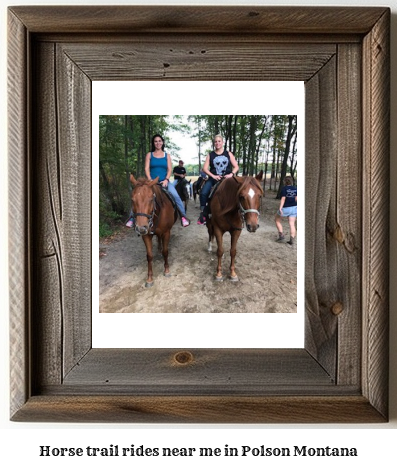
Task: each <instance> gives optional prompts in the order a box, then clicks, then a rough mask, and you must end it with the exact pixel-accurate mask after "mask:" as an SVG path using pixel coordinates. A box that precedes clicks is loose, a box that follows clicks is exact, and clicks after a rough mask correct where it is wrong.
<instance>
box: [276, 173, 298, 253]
mask: <svg viewBox="0 0 397 471" xmlns="http://www.w3.org/2000/svg"><path fill="white" fill-rule="evenodd" d="M297 200H298V192H297V188H296V186H294V181H293V179H292V177H290V176H287V177H285V178H284V187H283V188H282V190H281V200H280V207H279V209H278V211H277V213H276V216H275V218H274V219H275V222H276V227H277V230H278V238H277V239H276V242H284V241H285V236H284V233H283V225H282V219H283V218H288V224H289V229H290V240H289V241H288V242H287V244H289V245H294V242H295V237H296V227H295V223H296V219H297V216H298V211H297V209H298V207H297Z"/></svg>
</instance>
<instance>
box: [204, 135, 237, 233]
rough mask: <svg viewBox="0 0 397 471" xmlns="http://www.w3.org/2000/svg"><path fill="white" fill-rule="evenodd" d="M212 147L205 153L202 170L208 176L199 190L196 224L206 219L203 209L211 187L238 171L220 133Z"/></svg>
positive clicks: (234, 159)
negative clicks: (208, 152)
mask: <svg viewBox="0 0 397 471" xmlns="http://www.w3.org/2000/svg"><path fill="white" fill-rule="evenodd" d="M214 148H215V150H213V151H212V152H211V153H210V154H208V155H207V157H206V159H205V162H204V165H203V171H204V172H205V173H206V174H207V175H208V176H209V178H208V180H207V181H206V182H205V184H204V186H203V189H202V190H201V192H200V209H201V213H200V217H199V218H198V220H197V224H199V225H203V224H205V223H206V221H207V216H206V215H205V214H204V209H205V206H206V204H207V200H208V196H209V194H210V191H211V189H212V187H213V186H214V185H215V183H217V182H218V181H219V180H221V179H222V178H223V177H224V178H231V177H233V176H235V175H237V173H238V163H237V161H236V158H235V157H234V155H233V154H232V153H231V152H229V151H227V150H225V148H224V144H223V137H222V136H221V135H220V134H218V135H216V136H215V137H214Z"/></svg>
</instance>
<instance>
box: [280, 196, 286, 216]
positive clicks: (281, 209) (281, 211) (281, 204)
mask: <svg viewBox="0 0 397 471" xmlns="http://www.w3.org/2000/svg"><path fill="white" fill-rule="evenodd" d="M284 203H285V196H282V197H281V200H280V207H279V211H280V213H281V214H283V207H284Z"/></svg>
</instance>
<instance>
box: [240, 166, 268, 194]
mask: <svg viewBox="0 0 397 471" xmlns="http://www.w3.org/2000/svg"><path fill="white" fill-rule="evenodd" d="M261 171H262V170H261ZM249 185H253V186H256V188H258V190H259V191H260V193H261V195H263V188H262V185H261V184H260V183H259V180H257V179H256V178H255V177H245V180H244V182H243V184H242V185H241V187H240V189H239V190H238V195H240V193H241V192H242V191H243V190H245V187H246V186H249Z"/></svg>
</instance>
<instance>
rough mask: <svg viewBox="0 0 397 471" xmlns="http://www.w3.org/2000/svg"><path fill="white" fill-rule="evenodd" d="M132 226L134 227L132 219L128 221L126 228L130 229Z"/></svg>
mask: <svg viewBox="0 0 397 471" xmlns="http://www.w3.org/2000/svg"><path fill="white" fill-rule="evenodd" d="M133 225H134V219H133V218H130V219H128V221H127V224H126V226H127V227H132V226H133Z"/></svg>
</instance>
